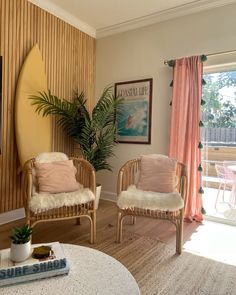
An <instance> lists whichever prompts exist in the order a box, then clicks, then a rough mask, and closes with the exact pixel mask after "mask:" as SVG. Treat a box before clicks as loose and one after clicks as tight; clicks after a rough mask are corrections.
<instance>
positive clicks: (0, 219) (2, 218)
mask: <svg viewBox="0 0 236 295" xmlns="http://www.w3.org/2000/svg"><path fill="white" fill-rule="evenodd" d="M22 218H25V210H24V208H19V209H16V210H12V211H8V212H5V213H1V214H0V225H2V224H5V223H8V222H12V221H15V220H18V219H22Z"/></svg>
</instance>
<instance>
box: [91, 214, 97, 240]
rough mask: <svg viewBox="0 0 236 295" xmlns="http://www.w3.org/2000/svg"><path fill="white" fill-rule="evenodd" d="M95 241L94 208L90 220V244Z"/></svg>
mask: <svg viewBox="0 0 236 295" xmlns="http://www.w3.org/2000/svg"><path fill="white" fill-rule="evenodd" d="M95 242H96V210H95V211H93V212H92V213H91V220H90V244H94V243H95Z"/></svg>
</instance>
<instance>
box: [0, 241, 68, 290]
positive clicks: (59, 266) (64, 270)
mask: <svg viewBox="0 0 236 295" xmlns="http://www.w3.org/2000/svg"><path fill="white" fill-rule="evenodd" d="M39 246H40V245H32V252H33V250H34V248H36V247H39ZM43 246H49V247H51V253H50V255H49V256H48V257H46V258H33V256H34V255H31V256H30V257H29V258H28V259H27V260H25V261H23V262H13V261H11V259H10V249H4V250H1V251H0V286H5V285H11V284H16V283H22V282H26V281H32V280H37V279H43V278H48V277H53V276H58V275H65V274H68V273H69V269H70V268H69V263H68V261H67V259H66V257H65V255H64V252H63V249H62V246H61V245H60V243H59V242H53V243H49V244H44V245H43Z"/></svg>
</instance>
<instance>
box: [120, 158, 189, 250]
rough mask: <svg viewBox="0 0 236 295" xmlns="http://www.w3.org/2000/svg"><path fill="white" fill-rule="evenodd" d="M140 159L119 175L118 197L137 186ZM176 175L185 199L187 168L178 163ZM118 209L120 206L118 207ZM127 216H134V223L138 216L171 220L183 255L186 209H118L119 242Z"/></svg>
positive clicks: (127, 166)
mask: <svg viewBox="0 0 236 295" xmlns="http://www.w3.org/2000/svg"><path fill="white" fill-rule="evenodd" d="M140 161H141V160H140V158H138V159H134V160H130V161H128V162H127V163H125V164H124V165H123V167H122V168H121V169H120V171H119V174H118V183H117V193H118V196H119V194H120V193H121V192H122V191H126V190H127V188H128V187H129V186H130V185H132V184H136V180H137V174H138V173H139V170H140ZM176 175H177V177H178V186H177V188H178V192H179V193H180V195H181V196H182V198H183V199H185V196H186V189H187V178H186V167H185V166H184V165H183V164H181V163H178V164H177V170H176ZM117 207H118V206H117ZM127 215H130V216H132V223H133V224H134V223H135V218H136V216H146V217H151V218H156V219H164V220H169V221H171V222H172V223H174V224H175V226H176V253H178V254H181V252H182V240H183V215H184V208H182V209H179V210H177V211H159V210H150V209H140V208H136V207H133V208H125V209H124V208H123V209H121V208H119V207H118V216H117V242H118V243H120V242H121V241H122V224H123V219H124V217H126V216H127Z"/></svg>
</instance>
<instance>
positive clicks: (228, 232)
mask: <svg viewBox="0 0 236 295" xmlns="http://www.w3.org/2000/svg"><path fill="white" fill-rule="evenodd" d="M184 251H186V252H190V253H193V254H196V255H199V256H203V257H207V258H209V259H213V260H216V261H220V262H224V263H227V264H231V265H236V226H231V225H226V224H220V223H216V222H211V221H204V222H203V224H202V225H200V226H199V227H198V228H197V230H196V232H194V233H193V234H192V236H191V238H190V240H189V241H187V242H186V243H185V244H184Z"/></svg>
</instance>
